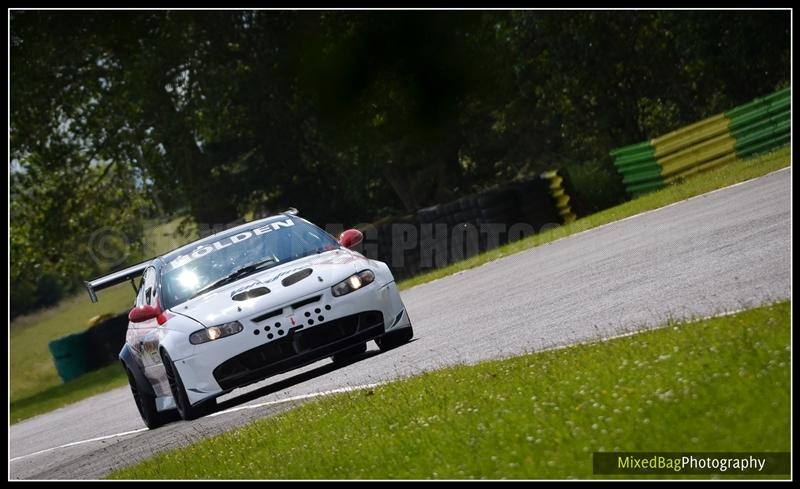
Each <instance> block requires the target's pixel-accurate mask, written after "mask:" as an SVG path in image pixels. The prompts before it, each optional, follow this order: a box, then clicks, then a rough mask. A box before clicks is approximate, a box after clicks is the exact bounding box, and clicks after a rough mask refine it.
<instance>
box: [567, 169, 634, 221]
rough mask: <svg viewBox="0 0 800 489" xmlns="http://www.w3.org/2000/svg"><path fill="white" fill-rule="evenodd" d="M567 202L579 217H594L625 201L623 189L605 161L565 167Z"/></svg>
mask: <svg viewBox="0 0 800 489" xmlns="http://www.w3.org/2000/svg"><path fill="white" fill-rule="evenodd" d="M564 170H565V174H566V176H567V178H568V179H569V183H570V186H571V187H572V188H570V191H569V192H568V194H569V196H570V202H571V204H572V207H573V208H574V209H573V210H574V211H575V212H576V213H577V214H578V216H579V217H585V216H588V215H589V214H594V213H595V212H599V211H601V210H603V209H608V208H609V207H613V206H615V205H619V204H621V203H623V202H624V201H625V198H626V193H625V187H624V186H623V185H622V179H621V178H620V175H619V172H618V171H617V170H616V169H615V168H614V166H613V164H612V163H611V162H610V161H609V159H608V158H604V159H598V160H589V161H585V162H582V163H567V164H565V165H564Z"/></svg>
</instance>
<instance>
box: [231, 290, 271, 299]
mask: <svg viewBox="0 0 800 489" xmlns="http://www.w3.org/2000/svg"><path fill="white" fill-rule="evenodd" d="M266 294H269V289H268V288H266V287H253V288H252V289H247V290H243V291H242V292H238V293H236V294H234V295H233V296H231V299H233V300H235V301H246V300H247V299H254V298H256V297H260V296H262V295H266Z"/></svg>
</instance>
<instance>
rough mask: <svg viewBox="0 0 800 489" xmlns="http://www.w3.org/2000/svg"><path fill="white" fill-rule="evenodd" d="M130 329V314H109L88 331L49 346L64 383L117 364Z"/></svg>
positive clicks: (56, 341)
mask: <svg viewBox="0 0 800 489" xmlns="http://www.w3.org/2000/svg"><path fill="white" fill-rule="evenodd" d="M127 330H128V313H127V312H124V313H121V314H117V315H108V316H106V317H105V318H103V319H101V320H100V321H98V322H97V323H96V324H94V325H92V326H91V327H90V328H89V329H87V330H85V331H81V332H79V333H73V334H70V335H67V336H64V337H62V338H58V339H56V340H53V341H51V342H50V343H48V345H47V346H48V348H49V349H50V354H51V355H52V357H53V363H54V364H55V367H56V371H57V372H58V376H59V377H60V378H61V382H69V381H70V380H72V379H74V378H76V377H79V376H81V375H83V374H85V373H86V372H89V371H92V370H95V369H98V368H100V367H105V366H106V365H111V364H112V363H114V362H116V361H118V357H119V352H120V350H121V349H122V345H123V344H125V333H126V331H127Z"/></svg>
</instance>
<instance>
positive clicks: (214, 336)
mask: <svg viewBox="0 0 800 489" xmlns="http://www.w3.org/2000/svg"><path fill="white" fill-rule="evenodd" d="M243 329H244V326H242V323H240V322H239V321H233V322H231V323H225V324H220V325H219V326H211V327H210V328H204V329H201V330H200V331H195V332H194V333H192V334H191V335H189V343H191V344H193V345H199V344H201V343H206V342H209V341H214V340H218V339H220V338H224V337H226V336H230V335H233V334H236V333H239V332H241V331H242V330H243Z"/></svg>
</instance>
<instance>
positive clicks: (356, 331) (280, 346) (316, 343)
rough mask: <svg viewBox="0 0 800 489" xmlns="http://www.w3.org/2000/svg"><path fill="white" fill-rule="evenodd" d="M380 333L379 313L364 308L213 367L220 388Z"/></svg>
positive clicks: (298, 364) (255, 378)
mask: <svg viewBox="0 0 800 489" xmlns="http://www.w3.org/2000/svg"><path fill="white" fill-rule="evenodd" d="M383 333H384V327H383V314H382V313H381V312H380V311H367V312H362V313H359V314H353V315H350V316H345V317H341V318H339V319H335V320H333V321H328V322H326V323H324V324H321V325H319V326H318V327H316V328H310V329H307V330H291V329H290V330H289V334H288V335H287V336H284V337H282V338H280V339H279V340H277V341H272V342H270V343H265V344H264V345H261V346H258V347H256V348H253V349H252V350H248V351H246V352H244V353H241V354H239V355H236V356H235V357H233V358H231V359H230V360H227V361H225V362H223V363H222V364H220V365H219V366H218V367H217V368H215V369H214V379H216V381H217V383H218V384H219V386H220V387H221V388H222V389H224V390H230V389H234V388H236V387H242V386H244V385H247V384H250V383H252V382H257V381H259V380H261V379H264V378H266V377H269V376H272V375H277V374H280V373H283V372H286V371H288V370H292V369H295V368H298V367H302V366H304V365H307V364H309V363H311V362H314V361H316V360H319V359H321V358H325V357H327V356H330V355H333V354H334V353H337V352H339V351H342V350H346V349H347V348H350V347H353V346H355V345H358V344H359V343H365V342H367V341H369V340H372V339H374V338H376V337H378V336H380V335H382V334H383Z"/></svg>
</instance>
